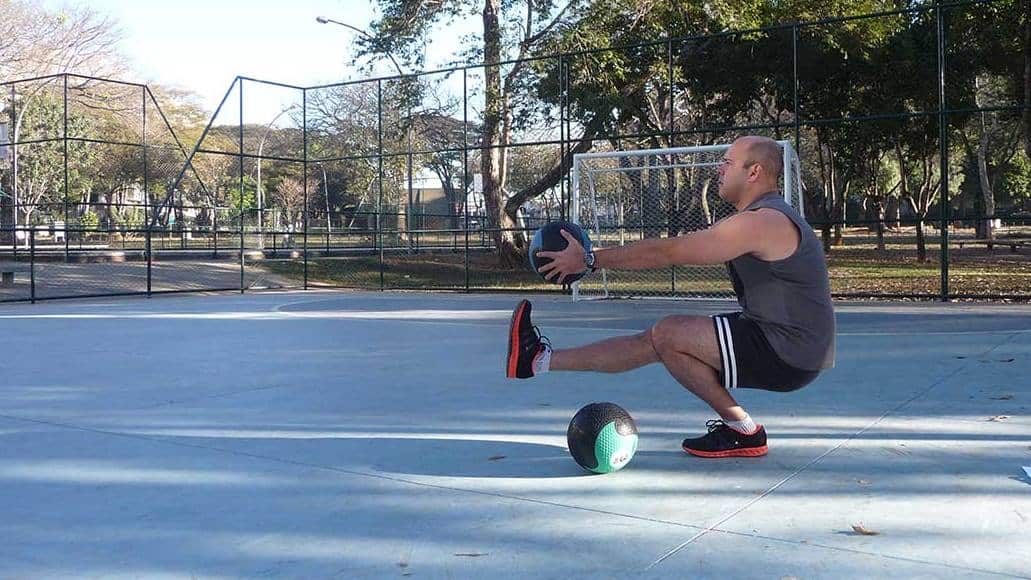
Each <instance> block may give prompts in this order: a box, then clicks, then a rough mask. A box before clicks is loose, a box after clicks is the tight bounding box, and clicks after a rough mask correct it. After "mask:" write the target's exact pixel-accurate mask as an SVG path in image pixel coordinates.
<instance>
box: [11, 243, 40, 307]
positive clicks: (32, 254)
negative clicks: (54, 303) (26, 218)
mask: <svg viewBox="0 0 1031 580" xmlns="http://www.w3.org/2000/svg"><path fill="white" fill-rule="evenodd" d="M15 231H16V232H17V228H15ZM15 239H17V236H15ZM15 245H17V243H16V244H15ZM29 297H30V298H31V299H32V303H33V304H35V303H36V228H29Z"/></svg>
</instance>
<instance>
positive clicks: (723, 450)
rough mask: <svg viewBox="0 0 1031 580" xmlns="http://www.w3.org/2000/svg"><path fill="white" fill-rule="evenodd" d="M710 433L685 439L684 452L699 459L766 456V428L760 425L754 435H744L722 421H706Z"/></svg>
mask: <svg viewBox="0 0 1031 580" xmlns="http://www.w3.org/2000/svg"><path fill="white" fill-rule="evenodd" d="M705 426H706V427H708V428H709V432H708V433H706V434H705V435H703V436H701V437H695V438H694V439H684V443H683V445H682V447H683V448H684V451H686V452H688V453H690V454H691V455H697V456H698V457H759V456H760V455H766V451H767V450H768V449H767V447H766V428H765V427H763V426H762V425H759V426H757V427H756V428H755V431H753V432H752V433H748V434H746V433H742V432H740V431H738V430H737V429H734V428H733V427H731V426H730V425H727V424H726V423H724V422H723V420H721V419H713V420H711V421H706V422H705Z"/></svg>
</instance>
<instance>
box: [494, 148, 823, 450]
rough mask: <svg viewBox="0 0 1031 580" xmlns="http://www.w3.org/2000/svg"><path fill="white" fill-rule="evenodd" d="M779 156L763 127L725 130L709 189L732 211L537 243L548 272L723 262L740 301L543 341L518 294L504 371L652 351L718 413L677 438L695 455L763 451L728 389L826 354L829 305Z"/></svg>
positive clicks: (816, 254)
mask: <svg viewBox="0 0 1031 580" xmlns="http://www.w3.org/2000/svg"><path fill="white" fill-rule="evenodd" d="M782 159H783V157H782V152H781V149H780V146H779V145H777V143H776V142H775V141H773V140H772V139H767V138H765V137H742V138H740V139H738V140H737V141H735V142H734V144H733V145H732V146H731V147H730V149H728V150H727V152H726V155H725V156H724V158H723V162H722V165H720V168H719V175H720V181H719V192H720V196H721V197H722V198H723V199H725V200H727V201H728V202H730V203H731V204H733V205H734V207H735V208H736V209H737V210H738V211H737V212H736V213H734V214H733V215H731V216H730V217H727V218H725V219H723V220H720V221H719V222H717V223H716V224H713V226H712V227H710V228H708V229H705V230H700V231H696V232H692V233H690V234H686V235H683V236H679V237H674V238H655V239H647V240H642V241H640V242H637V243H635V244H631V245H628V246H623V247H614V248H604V249H603V248H599V249H598V250H597V252H586V253H585V252H584V248H583V246H582V245H581V244H580V243H579V242H578V241H577V240H576V239H575V238H574V237H573V236H572V235H571V234H569V233H568V232H565V231H563V232H562V234H563V236H565V238H566V239H567V240H568V241H569V245H568V246H567V247H566V249H564V250H562V251H560V252H538V256H541V257H547V258H552V261H551V262H550V263H548V264H547V265H545V266H543V267H542V268H541V271H542V273H544V274H545V275H546V276H547V277H548V279H553V280H558V281H562V279H564V278H565V277H566V276H568V275H570V274H574V273H577V272H583V271H584V270H586V269H592V270H593V269H596V268H612V269H620V270H640V269H649V268H663V267H668V266H672V265H679V264H699V265H700V264H720V263H726V264H727V269H728V271H729V273H730V278H731V281H732V283H733V286H734V293H735V294H736V295H737V299H738V303H739V304H740V306H741V309H742V310H741V312H735V313H730V314H722V315H718V316H714V317H705V316H690V315H678V316H668V317H666V318H663V319H662V320H660V321H659V322H658V323H656V324H655V325H654V326H652V327H651V328H650V329H648V330H646V331H644V332H642V333H640V334H636V335H632V336H622V337H616V338H610V339H606V340H602V341H600V342H595V343H592V344H588V345H585V346H581V347H577V348H570V349H562V350H552V348H551V345H550V342H548V341H547V339H546V338H544V337H542V336H541V335H540V334H539V333H538V332H537V330H536V328H535V327H534V326H533V323H532V322H531V320H530V303H529V302H528V301H526V300H523V301H521V302H520V303H519V305H518V306H517V307H516V309H515V312H513V314H512V323H511V327H510V329H509V345H508V359H507V368H506V374H507V376H508V377H510V378H529V377H533V376H536V375H538V374H540V373H542V372H546V371H549V370H552V371H557V370H566V371H597V372H608V373H615V372H623V371H628V370H631V369H635V368H638V367H641V366H644V365H647V364H651V363H656V362H661V363H662V364H663V365H664V366H665V367H666V369H667V370H668V371H669V373H670V374H671V375H673V377H674V378H675V379H676V380H677V381H678V382H680V384H681V385H683V386H684V388H686V389H688V390H689V391H691V392H692V393H694V394H695V395H697V396H698V397H699V398H700V399H702V400H703V401H705V402H706V403H708V404H709V406H710V407H712V409H713V410H714V411H715V412H716V413H717V414H719V416H720V419H716V420H712V421H708V422H707V423H706V426H707V427H708V433H707V434H705V435H703V436H701V437H696V438H689V439H685V440H684V442H683V448H684V451H686V452H688V453H691V454H693V455H697V456H701V457H749V456H759V455H765V454H766V452H767V444H766V430H765V428H764V427H763V426H762V425H760V424H756V422H755V421H754V420H753V419H752V417H751V416H750V415H749V414H748V413H747V412H746V411H745V410H744V409H743V408H742V407H741V406H740V405H739V404H738V403H737V401H735V400H734V397H733V396H732V395H731V394H730V389H734V388H736V387H750V388H758V389H766V390H771V391H793V390H795V389H799V388H801V387H803V386H805V385H807V384H808V383H810V382H812V381H813V379H815V378H816V376H817V375H818V374H819V373H820V371H821V370H823V369H826V368H830V367H832V366H833V364H834V329H835V323H834V310H833V306H832V304H831V297H830V283H829V280H828V277H827V264H826V261H825V260H824V255H823V247H822V245H821V244H820V242H819V240H818V239H817V238H816V236H815V235H814V234H813V231H812V229H811V228H810V227H809V226H808V224H807V223H806V222H805V220H804V219H803V218H802V217H801V216H800V215H799V214H798V212H797V211H795V210H794V209H793V208H792V207H791V206H790V205H788V204H787V203H785V201H784V199H783V197H782V196H781V194H780V192H779V191H777V189H778V184H779V180H780V173H781V171H782V170H783V161H782Z"/></svg>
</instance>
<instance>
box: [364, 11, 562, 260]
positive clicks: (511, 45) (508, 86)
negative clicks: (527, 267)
mask: <svg viewBox="0 0 1031 580" xmlns="http://www.w3.org/2000/svg"><path fill="white" fill-rule="evenodd" d="M579 4H580V0H570V1H569V2H568V3H566V4H565V5H564V6H562V7H561V8H560V7H559V6H558V5H557V4H556V2H554V0H525V1H523V2H517V1H505V2H502V1H501V0H440V1H438V2H429V3H427V2H422V1H421V0H381V1H380V2H379V6H380V12H381V14H382V16H381V18H380V19H379V20H377V21H376V22H374V23H373V24H372V34H370V35H369V36H367V37H361V38H360V39H359V40H358V41H357V42H358V44H359V47H360V52H361V53H362V54H380V55H396V56H399V57H400V58H401V59H403V60H405V61H407V62H409V63H413V64H415V65H417V66H419V65H421V64H422V63H423V62H424V55H423V53H422V51H421V47H422V42H423V41H424V40H425V39H426V37H427V36H428V34H429V33H430V32H431V31H432V29H433V27H434V26H435V25H437V24H439V23H442V22H449V21H451V20H453V19H455V18H456V17H459V16H464V15H468V14H471V13H473V12H474V11H479V13H480V14H481V19H482V22H483V33H482V36H481V39H480V45H479V47H476V48H472V47H470V49H469V50H467V52H466V57H467V58H469V59H472V58H475V57H480V58H482V60H483V62H484V64H485V66H484V72H483V77H484V81H483V95H484V110H483V113H482V117H483V118H482V133H481V140H480V146H481V155H480V157H481V165H480V170H481V174H482V175H483V197H484V200H485V204H486V208H487V219H488V226H489V227H490V228H491V231H492V235H493V238H494V243H495V245H496V246H497V248H498V251H499V257H500V260H501V263H502V264H504V265H507V266H514V265H516V264H522V263H523V258H522V256H521V253H520V252H521V249H522V248H523V247H524V246H525V239H524V237H523V236H522V234H521V232H519V231H518V228H519V220H518V212H519V207H520V205H521V203H523V202H525V201H526V199H528V198H530V197H533V196H536V195H540V194H541V193H543V190H546V189H548V188H547V187H543V183H544V182H547V181H548V180H554V179H555V173H554V172H550V171H549V172H548V173H547V174H545V175H544V176H543V178H542V179H541V180H540V182H538V183H536V184H534V185H533V186H531V187H529V188H527V189H525V190H524V192H523V195H518V194H517V195H516V196H514V197H511V198H510V197H509V192H508V191H507V188H506V183H505V180H506V178H507V163H508V147H509V145H510V144H511V139H512V134H513V130H514V128H515V125H516V123H517V122H518V119H517V118H516V117H515V116H514V114H513V113H514V110H515V106H516V105H517V104H518V103H517V102H518V96H517V95H518V94H519V93H520V91H521V89H525V88H526V87H527V85H532V84H534V83H535V82H537V80H536V79H535V78H534V76H535V75H533V74H532V72H533V71H532V68H531V66H530V65H529V61H527V60H525V59H526V57H528V56H530V55H531V54H533V52H534V51H535V50H536V49H537V48H538V47H540V46H541V45H542V44H543V43H544V40H545V39H546V38H548V36H549V35H550V34H552V33H553V32H554V31H555V30H556V29H558V28H559V27H560V26H561V25H562V23H564V22H565V21H566V17H567V15H568V14H569V12H570V9H571V8H575V7H576V6H577V5H579ZM506 57H508V58H512V59H513V60H515V61H516V62H515V64H512V65H509V66H507V67H506V70H504V71H503V70H502V65H501V62H502V61H503V60H505V59H506ZM565 161H568V160H565ZM562 165H563V166H565V163H563V164H562ZM556 171H559V170H556ZM559 174H561V173H559ZM542 188H543V190H542ZM513 200H515V202H516V203H519V205H516V204H515V203H513Z"/></svg>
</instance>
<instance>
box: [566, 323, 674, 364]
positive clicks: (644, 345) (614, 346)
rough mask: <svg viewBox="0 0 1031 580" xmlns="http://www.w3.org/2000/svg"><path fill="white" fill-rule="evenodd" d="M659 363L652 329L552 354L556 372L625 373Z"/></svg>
mask: <svg viewBox="0 0 1031 580" xmlns="http://www.w3.org/2000/svg"><path fill="white" fill-rule="evenodd" d="M656 362H659V355H658V353H656V352H655V348H654V347H653V346H652V338H651V331H650V330H646V331H644V332H641V333H639V334H634V335H631V336H617V337H614V338H607V339H605V340H601V341H598V342H592V343H591V344H587V345H584V346H579V347H576V348H567V349H561V350H556V351H554V352H552V353H551V367H550V370H553V371H595V372H599V373H622V372H625V371H629V370H633V369H636V368H639V367H643V366H645V365H649V364H652V363H656Z"/></svg>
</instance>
